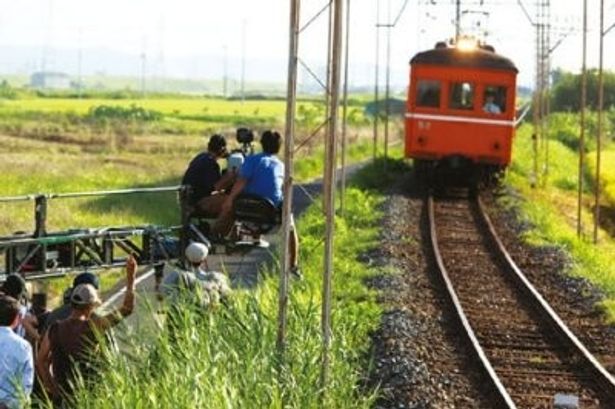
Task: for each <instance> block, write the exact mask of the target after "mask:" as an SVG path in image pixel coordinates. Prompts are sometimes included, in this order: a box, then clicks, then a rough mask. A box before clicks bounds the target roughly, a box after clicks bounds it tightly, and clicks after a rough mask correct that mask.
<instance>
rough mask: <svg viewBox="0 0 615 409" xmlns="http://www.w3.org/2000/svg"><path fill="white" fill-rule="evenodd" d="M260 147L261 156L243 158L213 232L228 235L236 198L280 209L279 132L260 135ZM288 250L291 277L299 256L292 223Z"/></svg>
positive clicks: (281, 172)
mask: <svg viewBox="0 0 615 409" xmlns="http://www.w3.org/2000/svg"><path fill="white" fill-rule="evenodd" d="M261 146H262V148H263V152H262V153H259V154H256V155H250V156H248V157H247V158H246V160H245V162H244V163H243V165H242V167H241V169H240V170H239V175H238V177H237V181H236V182H235V184H234V185H233V189H232V190H231V193H229V195H228V196H227V197H226V199H225V200H224V203H223V204H222V210H221V212H220V217H219V218H218V220H217V221H216V224H215V226H214V232H217V233H219V234H224V235H226V234H228V233H229V231H230V230H231V227H232V226H233V223H234V220H233V201H234V200H235V198H236V197H237V196H239V194H241V193H245V194H253V195H256V196H261V197H264V198H266V199H269V200H271V202H272V203H273V204H274V205H275V206H276V207H278V208H279V207H281V206H282V200H283V199H284V198H283V194H282V185H283V183H284V163H282V161H281V160H280V159H279V158H278V157H277V154H278V152H279V151H280V148H281V147H282V137H281V136H280V134H279V133H278V132H275V131H265V132H263V134H262V135H261ZM291 223H292V227H291V235H290V239H289V246H290V251H291V255H290V265H291V268H292V270H291V271H292V272H293V274H296V275H299V274H300V273H299V270H298V267H297V260H298V253H299V238H298V236H297V231H296V229H295V225H294V221H293V220H292V219H291Z"/></svg>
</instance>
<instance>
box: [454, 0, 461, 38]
mask: <svg viewBox="0 0 615 409" xmlns="http://www.w3.org/2000/svg"><path fill="white" fill-rule="evenodd" d="M460 35H461V0H455V41H457V40H459V36H460Z"/></svg>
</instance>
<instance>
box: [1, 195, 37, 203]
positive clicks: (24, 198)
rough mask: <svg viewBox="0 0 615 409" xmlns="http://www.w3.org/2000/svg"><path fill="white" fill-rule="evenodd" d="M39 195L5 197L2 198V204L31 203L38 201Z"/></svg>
mask: <svg viewBox="0 0 615 409" xmlns="http://www.w3.org/2000/svg"><path fill="white" fill-rule="evenodd" d="M37 196H38V195H23V196H5V197H0V203H13V202H29V201H30V200H34V199H36V197H37Z"/></svg>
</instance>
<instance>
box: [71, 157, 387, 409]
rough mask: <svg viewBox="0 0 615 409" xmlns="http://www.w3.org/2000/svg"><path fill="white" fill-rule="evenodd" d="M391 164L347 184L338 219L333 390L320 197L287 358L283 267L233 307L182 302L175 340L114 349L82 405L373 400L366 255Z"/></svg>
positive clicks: (133, 342)
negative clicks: (366, 384)
mask: <svg viewBox="0 0 615 409" xmlns="http://www.w3.org/2000/svg"><path fill="white" fill-rule="evenodd" d="M395 166H399V165H395ZM392 168H393V165H391V167H389V169H392ZM382 169H383V167H382V166H381V163H377V164H375V165H371V166H369V167H368V168H367V169H364V170H363V171H361V172H360V174H359V175H358V177H357V179H356V182H355V184H354V185H353V187H351V188H349V189H348V191H347V195H348V197H347V200H346V203H347V206H348V207H347V212H346V215H347V216H346V218H341V217H338V218H337V219H336V236H335V260H334V271H335V272H334V277H333V317H332V320H333V344H332V347H331V369H330V382H329V384H328V387H327V389H326V391H325V393H324V394H323V393H322V392H323V391H322V390H320V389H319V375H320V360H319V356H320V353H321V335H320V305H321V304H320V290H321V287H322V280H321V274H322V266H323V259H322V257H323V249H322V237H323V234H324V228H325V224H324V220H323V216H322V210H321V209H320V208H319V201H317V202H316V204H314V205H313V206H311V207H310V208H309V209H308V211H307V212H306V213H305V214H304V215H303V216H302V217H301V218H300V219H299V222H298V227H299V231H300V237H301V260H302V262H301V263H302V269H303V271H304V274H305V278H304V280H302V281H293V282H292V291H291V298H290V309H289V320H288V324H289V327H288V348H287V351H286V355H285V359H284V361H280V360H279V359H278V358H279V357H278V356H277V355H276V352H275V337H276V328H277V326H276V314H277V301H278V298H277V297H278V295H277V277H276V274H275V273H276V269H275V268H273V269H272V270H271V271H269V272H268V273H267V274H266V276H265V278H264V280H263V281H262V282H261V283H260V285H259V286H258V288H257V289H256V290H255V291H250V292H248V291H237V292H236V294H235V296H234V299H233V301H232V302H231V304H230V305H229V306H228V307H218V308H214V309H210V310H207V311H200V310H197V309H195V308H192V307H190V306H189V305H184V306H182V308H181V310H182V315H181V320H180V321H181V323H180V327H179V329H178V331H177V334H178V335H177V338H178V339H177V342H176V343H175V344H172V343H171V342H169V339H168V337H167V336H166V335H165V334H164V331H163V333H160V334H159V335H157V336H156V337H155V338H154V339H143V338H141V336H142V335H141V334H139V333H131V334H128V336H127V337H126V339H127V342H128V343H129V346H128V348H127V351H125V352H123V353H114V352H112V351H107V352H108V353H107V355H106V359H105V361H106V369H105V370H104V372H103V374H102V379H101V380H100V381H99V382H97V383H96V385H95V386H93V387H90V388H88V389H85V388H84V389H81V390H80V391H79V393H78V394H77V401H78V407H80V408H146V407H147V408H168V407H174V408H194V407H208V408H231V407H232V408H283V407H288V408H318V407H327V408H370V407H372V405H373V403H374V399H375V396H376V395H375V391H373V390H366V389H364V388H363V387H361V386H360V385H361V381H362V379H363V378H362V377H363V375H364V374H365V371H366V370H367V367H368V364H369V333H370V332H371V331H372V330H374V329H375V328H376V326H377V324H378V321H379V316H380V313H381V311H380V307H379V306H378V304H377V302H376V294H375V293H374V292H373V291H371V290H369V289H367V288H366V287H365V284H364V280H365V279H366V278H368V277H371V276H373V275H374V274H376V271H374V270H373V269H372V268H369V267H366V266H365V265H362V264H361V263H360V262H358V261H357V256H358V255H359V254H360V253H361V252H364V251H366V250H368V249H370V248H373V247H375V246H377V245H378V231H379V219H380V218H381V216H382V214H381V212H380V211H379V210H378V208H379V205H380V204H381V203H382V201H383V200H384V198H383V196H382V194H381V193H379V192H378V191H377V190H373V189H372V188H376V187H378V188H382V187H383V186H384V185H383V183H382V182H383V181H384V180H390V179H391V178H392V177H393V176H394V175H393V176H391V174H389V175H388V176H387V175H383V173H382ZM377 175H379V177H378V176H377ZM323 396H324V398H323ZM110 397H113V398H112V399H110ZM321 399H324V400H321Z"/></svg>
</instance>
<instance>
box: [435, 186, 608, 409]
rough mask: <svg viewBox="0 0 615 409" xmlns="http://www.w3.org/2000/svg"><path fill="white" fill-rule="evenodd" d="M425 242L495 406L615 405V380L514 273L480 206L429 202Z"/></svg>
mask: <svg viewBox="0 0 615 409" xmlns="http://www.w3.org/2000/svg"><path fill="white" fill-rule="evenodd" d="M428 208H429V223H430V234H431V242H432V245H433V251H434V254H435V257H436V261H437V265H438V269H439V270H440V272H441V274H442V278H443V280H444V282H445V283H446V287H447V290H448V292H449V296H450V297H451V299H452V301H453V304H454V306H455V309H456V310H457V314H458V316H459V319H460V321H461V323H462V326H463V328H464V331H465V333H466V335H467V336H468V338H469V339H470V342H471V343H472V345H473V347H474V350H475V351H476V354H477V357H478V358H479V359H480V361H481V364H482V366H483V368H484V369H485V371H486V372H487V374H488V377H489V378H490V381H491V387H492V389H495V390H496V391H497V395H498V396H499V400H500V402H498V404H499V406H501V407H506V408H532V409H537V408H552V406H553V396H554V395H555V394H556V393H565V394H571V395H576V396H579V397H580V400H581V401H580V404H581V407H583V408H613V407H615V380H614V379H613V377H612V376H611V375H610V374H609V373H608V372H607V371H606V370H605V369H604V368H603V367H602V366H601V365H600V364H599V363H598V361H597V360H596V359H595V358H594V357H593V356H592V355H591V354H590V353H589V352H588V351H587V349H586V348H585V347H584V346H583V345H582V344H581V343H580V342H579V341H578V339H577V338H576V337H575V336H574V335H573V334H572V332H570V330H569V329H568V328H567V327H566V325H565V324H564V323H563V322H562V321H561V320H560V319H559V317H557V315H556V314H555V313H554V312H553V310H552V309H551V307H550V306H549V305H548V304H547V303H546V302H545V301H544V299H543V298H542V297H541V296H540V294H539V293H538V291H536V290H535V288H534V287H533V286H532V285H531V284H530V283H529V281H528V280H527V279H526V278H525V276H524V275H523V273H522V272H521V271H520V270H519V269H518V268H517V266H516V265H515V263H514V262H513V260H512V259H511V257H510V256H509V255H508V253H507V251H506V249H505V248H504V246H503V245H502V242H501V240H500V239H499V238H498V237H497V234H496V233H495V230H494V228H493V226H492V225H491V222H490V220H489V218H488V216H486V214H485V212H484V211H483V208H482V205H481V203H480V201H470V200H468V199H465V198H464V199H461V198H449V199H438V200H437V201H434V199H433V198H432V197H430V198H429V201H428Z"/></svg>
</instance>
